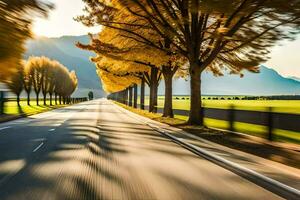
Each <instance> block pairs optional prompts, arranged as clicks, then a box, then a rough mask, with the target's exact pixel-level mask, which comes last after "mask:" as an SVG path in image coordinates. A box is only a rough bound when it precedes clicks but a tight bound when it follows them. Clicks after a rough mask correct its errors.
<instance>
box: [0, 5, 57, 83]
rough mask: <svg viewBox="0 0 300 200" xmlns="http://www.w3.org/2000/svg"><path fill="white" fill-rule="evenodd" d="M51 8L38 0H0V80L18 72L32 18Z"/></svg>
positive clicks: (44, 14) (29, 35)
mask: <svg viewBox="0 0 300 200" xmlns="http://www.w3.org/2000/svg"><path fill="white" fill-rule="evenodd" d="M51 8H52V5H50V4H48V3H44V2H42V1H38V0H22V1H16V0H0V71H1V74H0V81H4V82H5V81H7V80H9V77H10V75H12V74H13V73H19V63H20V62H21V60H22V54H23V52H24V50H25V48H24V42H25V41H26V39H28V38H30V37H31V31H30V29H31V23H32V19H33V18H34V17H35V16H46V14H47V12H48V11H49V9H51Z"/></svg>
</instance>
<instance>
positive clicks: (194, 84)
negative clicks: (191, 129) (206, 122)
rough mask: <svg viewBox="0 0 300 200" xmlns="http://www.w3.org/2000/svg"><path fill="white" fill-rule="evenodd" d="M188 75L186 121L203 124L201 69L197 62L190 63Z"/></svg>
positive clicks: (191, 123) (192, 123)
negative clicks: (189, 92)
mask: <svg viewBox="0 0 300 200" xmlns="http://www.w3.org/2000/svg"><path fill="white" fill-rule="evenodd" d="M190 77H191V82H190V88H191V101H190V114H189V120H188V123H189V124H190V125H200V126H203V115H202V113H203V112H202V102H201V70H200V67H199V66H198V64H197V63H191V70H190Z"/></svg>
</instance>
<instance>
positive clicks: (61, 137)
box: [0, 99, 279, 200]
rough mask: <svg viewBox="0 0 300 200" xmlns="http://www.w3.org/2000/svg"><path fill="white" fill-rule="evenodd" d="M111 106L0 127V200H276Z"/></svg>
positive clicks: (89, 105) (81, 107)
mask: <svg viewBox="0 0 300 200" xmlns="http://www.w3.org/2000/svg"><path fill="white" fill-rule="evenodd" d="M278 198H279V197H278V196H276V195H274V194H272V193H271V192H269V191H267V190H265V189H263V188H261V187H259V186H257V185H255V184H254V183H252V182H249V181H248V180H246V179H244V178H241V177H240V176H238V175H236V174H234V173H232V172H230V171H228V170H225V169H223V168H222V167H219V166H217V165H215V164H213V163H211V162H209V161H207V160H205V159H203V158H201V157H199V156H197V155H195V154H193V153H191V152H189V151H188V150H186V149H184V148H182V147H181V146H178V145H177V144H175V143H173V142H171V141H170V140H168V139H167V138H165V137H163V136H162V135H160V134H159V133H157V132H155V131H153V130H152V129H151V128H150V127H148V126H146V125H144V124H142V123H141V122H139V121H137V120H136V119H133V118H131V117H129V116H127V115H126V114H125V113H124V112H122V111H121V110H120V109H119V108H118V107H117V106H116V105H113V104H112V103H110V102H109V101H107V100H105V99H102V100H95V101H91V102H85V103H82V104H77V105H73V106H71V107H67V108H63V109H58V110H54V111H51V112H47V113H43V114H40V115H36V116H33V117H31V118H27V119H20V120H15V121H12V122H9V123H4V124H1V125H0V199H1V200H5V199H15V200H22V199H26V200H27V199H28V200H35V199H37V200H44V199H45V200H52V199H59V200H68V199H72V200H73V199H88V200H89V199H163V200H167V199H170V200H175V199H260V200H261V199H269V200H271V199H278Z"/></svg>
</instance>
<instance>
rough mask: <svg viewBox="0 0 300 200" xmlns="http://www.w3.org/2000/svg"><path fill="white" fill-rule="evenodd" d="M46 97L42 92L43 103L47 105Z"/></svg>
mask: <svg viewBox="0 0 300 200" xmlns="http://www.w3.org/2000/svg"><path fill="white" fill-rule="evenodd" d="M46 98H47V94H43V100H44V105H47V103H46Z"/></svg>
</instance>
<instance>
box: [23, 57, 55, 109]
mask: <svg viewBox="0 0 300 200" xmlns="http://www.w3.org/2000/svg"><path fill="white" fill-rule="evenodd" d="M49 63H51V60H50V59H49V58H46V57H30V58H29V59H28V65H29V66H28V67H29V68H31V70H30V76H31V77H32V85H33V89H34V92H35V94H36V104H37V105H39V94H40V92H41V90H42V87H43V82H44V79H45V73H44V71H45V67H44V66H47V65H49Z"/></svg>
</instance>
